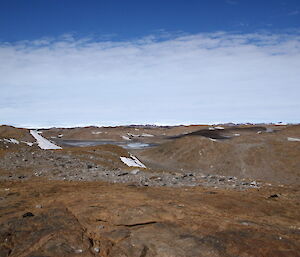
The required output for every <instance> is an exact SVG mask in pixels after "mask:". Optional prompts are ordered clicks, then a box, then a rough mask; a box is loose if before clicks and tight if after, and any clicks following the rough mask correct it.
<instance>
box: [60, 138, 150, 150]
mask: <svg viewBox="0 0 300 257" xmlns="http://www.w3.org/2000/svg"><path fill="white" fill-rule="evenodd" d="M55 142H56V143H58V144H59V145H62V146H64V145H65V146H74V147H85V146H97V145H106V144H111V145H118V146H121V147H123V148H125V149H144V148H149V147H153V146H156V144H146V143H140V142H128V143H127V142H126V143H125V142H116V141H99V140H55Z"/></svg>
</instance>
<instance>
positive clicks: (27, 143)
mask: <svg viewBox="0 0 300 257" xmlns="http://www.w3.org/2000/svg"><path fill="white" fill-rule="evenodd" d="M21 142H22V143H24V144H26V145H28V146H33V143H31V142H26V141H21Z"/></svg>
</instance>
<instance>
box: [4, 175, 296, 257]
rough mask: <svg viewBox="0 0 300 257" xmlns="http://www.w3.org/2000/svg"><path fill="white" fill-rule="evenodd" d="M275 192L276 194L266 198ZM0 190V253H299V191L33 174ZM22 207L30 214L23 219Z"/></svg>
mask: <svg viewBox="0 0 300 257" xmlns="http://www.w3.org/2000/svg"><path fill="white" fill-rule="evenodd" d="M274 193H276V194H277V195H279V197H277V198H269V196H271V195H274ZM0 194H1V195H0V197H1V200H0V201H1V209H0V223H1V228H0V238H1V240H0V249H1V250H0V256H113V257H116V256H128V257H129V256H130V257H131V256H139V257H140V256H178V257H179V256H180V257H182V256H190V257H194V256H195V257H196V256H197V257H198V256H226V257H227V256H230V257H231V256H232V257H236V256H247V257H248V256H270V257H276V256H278V257H282V256H299V252H300V214H299V211H298V210H299V196H300V193H299V190H298V189H292V188H277V187H270V188H266V189H249V190H247V191H235V190H221V189H213V190H212V189H208V188H207V189H205V188H201V187H194V188H162V187H154V188H149V187H132V186H127V185H121V184H106V183H101V182H65V181H61V182H58V181H47V180H41V179H34V180H30V181H23V182H1V184H0ZM37 205H41V206H42V208H37V207H36V206H37ZM27 212H31V213H32V214H33V215H34V216H31V215H29V216H26V217H23V214H24V213H27ZM95 249H96V250H95ZM97 249H98V250H99V251H98V250H97ZM97 251H98V252H97Z"/></svg>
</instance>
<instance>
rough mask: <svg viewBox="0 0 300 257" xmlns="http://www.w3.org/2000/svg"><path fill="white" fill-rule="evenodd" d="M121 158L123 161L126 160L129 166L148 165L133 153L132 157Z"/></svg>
mask: <svg viewBox="0 0 300 257" xmlns="http://www.w3.org/2000/svg"><path fill="white" fill-rule="evenodd" d="M120 159H121V161H122V162H124V163H125V164H126V165H127V166H129V167H140V168H146V166H145V165H144V164H143V163H141V162H140V160H139V159H138V158H136V157H135V156H133V155H130V158H128V157H120Z"/></svg>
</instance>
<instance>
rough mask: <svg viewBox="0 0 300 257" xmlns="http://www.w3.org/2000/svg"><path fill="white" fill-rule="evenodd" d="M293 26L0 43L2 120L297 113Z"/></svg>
mask: <svg viewBox="0 0 300 257" xmlns="http://www.w3.org/2000/svg"><path fill="white" fill-rule="evenodd" d="M299 39H300V36H299V33H297V32H294V33H292V34H280V35H279V34H277V35H272V34H269V33H266V32H261V33H255V34H234V33H224V32H217V33H211V34H196V35H180V34H179V35H178V34H177V35H176V36H174V37H172V35H170V34H168V35H167V33H165V35H164V37H163V38H162V37H156V36H153V35H150V36H148V37H145V38H141V39H137V40H132V41H124V42H112V41H106V42H104V41H95V40H93V39H91V38H83V39H74V38H73V37H72V36H71V35H63V36H62V37H61V38H59V39H53V38H42V39H40V40H35V41H22V42H17V43H14V44H9V43H2V44H1V45H0V60H1V62H0V90H1V95H0V117H1V118H0V123H10V124H20V125H25V124H26V125H32V124H34V125H37V126H51V125H76V124H79V123H80V124H100V125H102V124H104V125H108V124H125V123H127V124H128V123H165V124H166V123H171V124H174V123H207V122H216V121H222V122H227V121H228V122H229V121H233V122H244V121H254V122H262V121H265V122H270V121H286V122H299V120H300V116H299V112H298V111H297V110H299V109H300V104H299V102H300V101H299V93H300V89H299V82H300V73H299V67H300V43H299V42H300V41H299Z"/></svg>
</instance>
